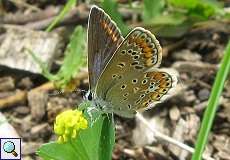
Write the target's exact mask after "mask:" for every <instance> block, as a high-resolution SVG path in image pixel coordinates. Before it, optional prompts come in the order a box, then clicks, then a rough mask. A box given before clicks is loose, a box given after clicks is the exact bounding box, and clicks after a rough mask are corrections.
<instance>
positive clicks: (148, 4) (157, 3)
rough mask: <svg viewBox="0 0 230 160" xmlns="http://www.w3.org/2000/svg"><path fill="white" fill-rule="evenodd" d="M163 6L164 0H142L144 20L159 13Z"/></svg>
mask: <svg viewBox="0 0 230 160" xmlns="http://www.w3.org/2000/svg"><path fill="white" fill-rule="evenodd" d="M164 6H165V1H164V0H144V12H143V18H144V21H145V22H148V21H149V20H152V19H153V18H154V17H157V16H158V15H160V14H161V13H162V11H163V8H164Z"/></svg>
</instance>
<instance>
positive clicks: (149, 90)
mask: <svg viewBox="0 0 230 160" xmlns="http://www.w3.org/2000/svg"><path fill="white" fill-rule="evenodd" d="M161 59H162V49H161V47H160V44H159V42H158V41H157V40H156V38H155V37H154V35H152V34H151V33H150V32H149V31H147V30H145V29H143V28H140V27H137V28H135V29H134V30H133V31H131V32H130V34H128V36H127V37H126V38H125V40H124V41H123V42H122V43H121V45H120V46H119V48H118V49H117V50H116V52H115V53H114V55H113V57H112V58H111V59H110V61H109V62H108V64H107V65H106V67H105V69H104V71H103V72H102V74H101V76H100V78H99V80H98V83H97V86H96V96H97V97H99V98H101V99H104V100H105V101H106V102H108V104H111V106H112V110H113V112H115V113H117V114H119V115H123V116H126V117H130V116H132V115H134V114H135V111H136V110H138V109H143V108H148V106H149V105H151V104H153V103H155V102H157V101H160V100H161V99H162V97H163V96H164V95H165V94H167V93H168V91H169V90H170V89H171V88H172V84H173V82H174V80H173V79H175V78H174V77H173V76H172V75H170V74H168V73H166V72H163V71H160V70H159V69H158V68H157V67H158V66H159V65H160V63H161ZM141 96H143V97H141Z"/></svg>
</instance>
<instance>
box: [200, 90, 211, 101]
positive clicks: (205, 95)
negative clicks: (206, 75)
mask: <svg viewBox="0 0 230 160" xmlns="http://www.w3.org/2000/svg"><path fill="white" fill-rule="evenodd" d="M209 95H210V91H209V90H208V89H201V90H200V91H199V92H198V98H199V99H200V100H201V101H205V100H208V98H209Z"/></svg>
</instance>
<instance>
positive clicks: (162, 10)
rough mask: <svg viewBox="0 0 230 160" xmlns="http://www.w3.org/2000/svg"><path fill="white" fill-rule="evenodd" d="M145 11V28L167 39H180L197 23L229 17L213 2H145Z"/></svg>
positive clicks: (171, 0) (200, 0) (192, 0)
mask: <svg viewBox="0 0 230 160" xmlns="http://www.w3.org/2000/svg"><path fill="white" fill-rule="evenodd" d="M163 2H164V3H163ZM143 9H144V12H143V19H144V26H145V27H146V28H148V29H149V30H151V31H152V32H154V33H156V34H159V35H161V36H165V37H180V36H181V35H183V34H185V33H186V32H187V31H188V30H189V29H190V28H191V27H192V26H193V25H194V24H196V23H199V22H203V21H209V20H210V19H213V20H218V19H220V17H224V16H226V15H227V14H225V12H224V10H223V8H222V5H221V3H219V2H216V1H212V0H186V1H184V0H163V1H161V0H154V1H150V0H145V1H144V6H143Z"/></svg>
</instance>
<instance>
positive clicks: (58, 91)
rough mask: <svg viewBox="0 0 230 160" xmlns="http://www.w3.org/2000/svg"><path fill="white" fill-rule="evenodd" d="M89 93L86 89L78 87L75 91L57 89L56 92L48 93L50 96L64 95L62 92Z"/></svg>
mask: <svg viewBox="0 0 230 160" xmlns="http://www.w3.org/2000/svg"><path fill="white" fill-rule="evenodd" d="M82 92H83V93H87V91H86V90H83V89H79V88H76V89H74V90H73V91H71V92H69V91H64V90H56V91H55V93H49V94H48V95H49V96H57V95H62V94H65V93H82Z"/></svg>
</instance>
